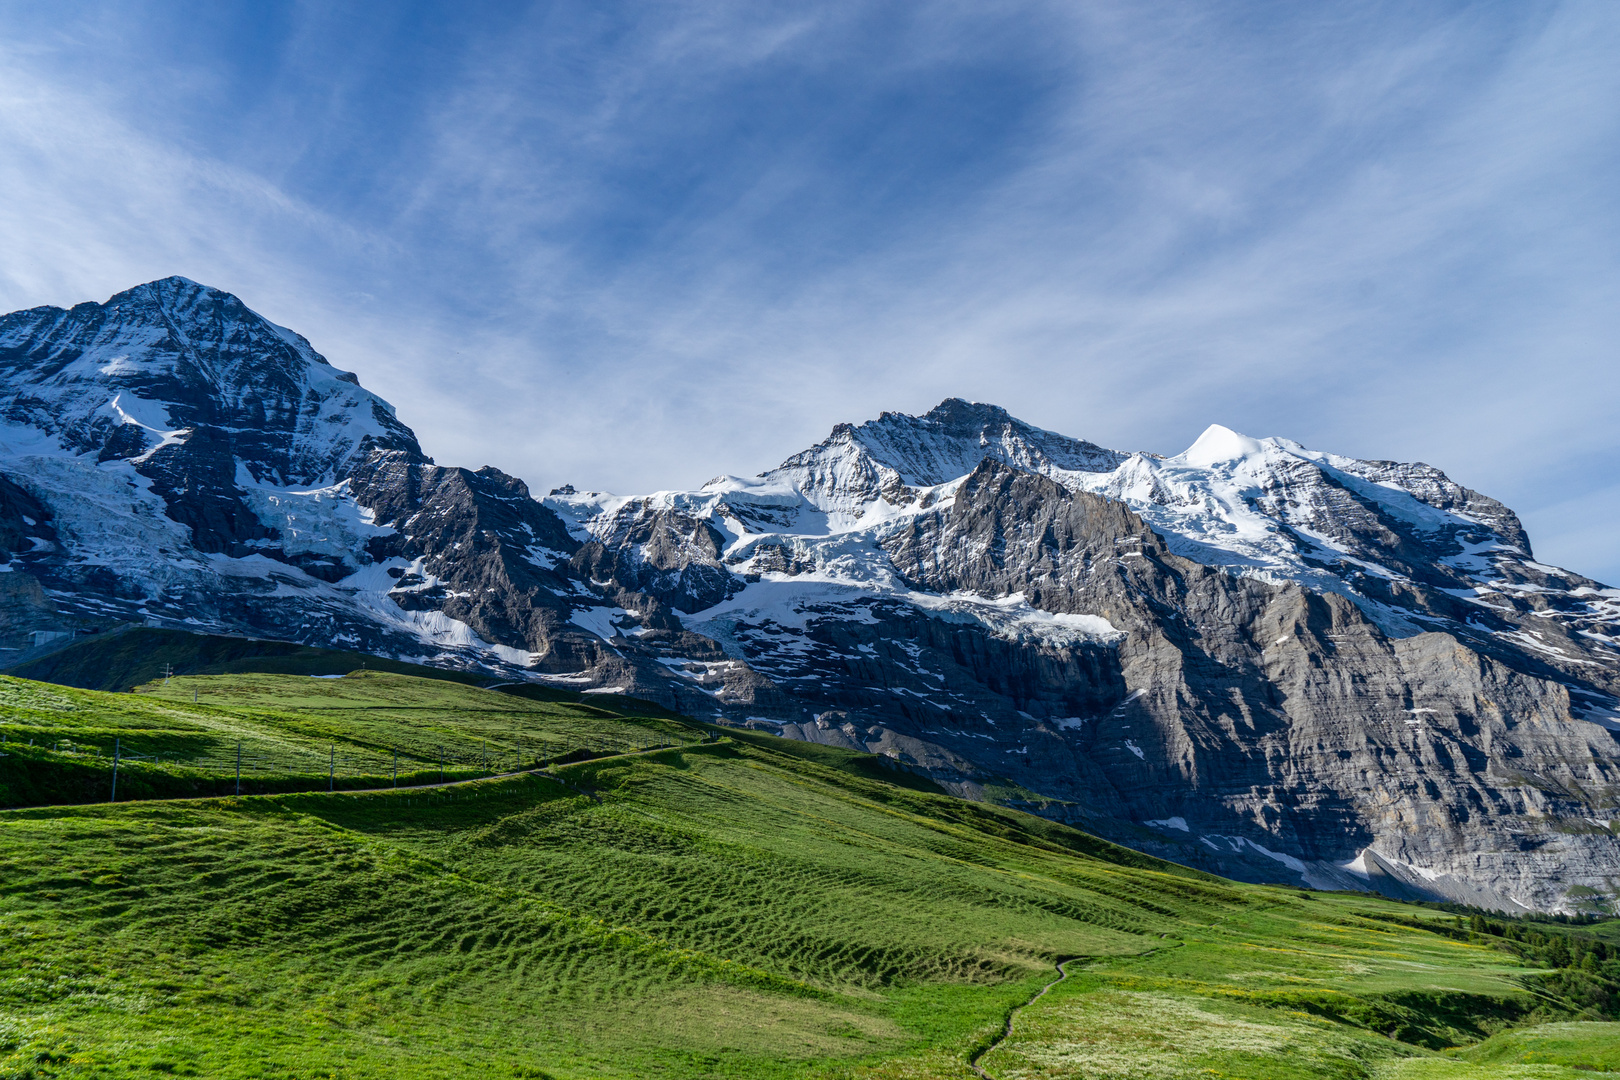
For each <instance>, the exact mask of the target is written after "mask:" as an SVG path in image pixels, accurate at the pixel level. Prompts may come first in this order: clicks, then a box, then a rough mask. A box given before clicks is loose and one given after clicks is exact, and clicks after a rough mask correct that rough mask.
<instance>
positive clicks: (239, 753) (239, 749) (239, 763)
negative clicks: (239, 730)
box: [236, 739, 242, 795]
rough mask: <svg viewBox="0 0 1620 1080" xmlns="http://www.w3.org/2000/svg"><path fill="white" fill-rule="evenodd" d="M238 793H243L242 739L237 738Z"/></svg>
mask: <svg viewBox="0 0 1620 1080" xmlns="http://www.w3.org/2000/svg"><path fill="white" fill-rule="evenodd" d="M236 793H237V794H238V795H240V794H242V740H241V739H237V740H236Z"/></svg>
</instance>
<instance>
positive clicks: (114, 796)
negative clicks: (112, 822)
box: [107, 739, 119, 802]
mask: <svg viewBox="0 0 1620 1080" xmlns="http://www.w3.org/2000/svg"><path fill="white" fill-rule="evenodd" d="M118 750H119V744H118V740H117V739H114V740H113V783H112V798H110V799H108V800H107V801H108V802H117V801H118Z"/></svg>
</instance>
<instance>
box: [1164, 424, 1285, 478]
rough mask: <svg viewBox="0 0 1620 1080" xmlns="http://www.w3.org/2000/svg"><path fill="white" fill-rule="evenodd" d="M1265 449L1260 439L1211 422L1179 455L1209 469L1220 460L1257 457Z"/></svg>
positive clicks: (1189, 462) (1193, 463)
mask: <svg viewBox="0 0 1620 1080" xmlns="http://www.w3.org/2000/svg"><path fill="white" fill-rule="evenodd" d="M1265 449H1266V448H1265V446H1264V445H1263V444H1262V443H1261V442H1260V440H1258V439H1251V438H1249V437H1248V436H1247V435H1241V434H1239V433H1238V432H1236V431H1233V430H1232V429H1231V428H1229V427H1222V426H1221V425H1220V424H1211V425H1209V427H1207V428H1205V429H1204V433H1203V434H1202V435H1200V436H1198V439H1197V441H1195V442H1194V443H1193V444H1192V445H1191V446H1189V447H1187V449H1186V450H1184V451H1182V452H1181V454H1180V455H1178V456H1179V457H1180V459H1181V460H1182V461H1185V462H1186V463H1187V464H1189V465H1192V466H1195V467H1197V468H1200V469H1207V468H1210V467H1211V466H1213V465H1216V464H1217V463H1220V462H1226V461H1242V460H1243V459H1245V458H1249V457H1257V456H1259V455H1261V454H1263V453H1265Z"/></svg>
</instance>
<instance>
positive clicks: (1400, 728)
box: [0, 278, 1620, 912]
mask: <svg viewBox="0 0 1620 1080" xmlns="http://www.w3.org/2000/svg"><path fill="white" fill-rule="evenodd" d="M0 376H3V380H0V637H3V638H4V639H5V640H3V641H0V644H3V645H4V646H6V647H8V648H10V649H12V650H13V652H11V653H9V654H6V655H12V656H15V657H17V658H19V659H23V658H26V657H27V656H28V655H30V653H29V648H30V647H31V646H33V645H36V644H37V643H39V642H41V641H42V640H44V639H45V638H48V637H49V636H51V635H53V634H71V633H86V632H100V631H105V630H109V629H113V628H115V627H118V626H122V625H127V624H131V623H135V624H143V625H156V626H166V627H173V628H180V629H189V630H193V631H196V632H199V633H211V634H233V635H244V636H250V637H259V638H270V639H277V640H286V641H296V642H301V643H306V644H317V645H327V646H337V647H340V648H348V649H355V650H359V651H363V652H370V653H375V654H379V655H388V656H392V657H396V658H401V659H410V660H415V661H418V662H426V663H433V664H438V665H445V666H455V667H464V668H473V669H484V670H488V671H492V672H495V673H498V674H501V675H503V676H504V677H507V678H511V679H523V680H532V681H536V682H542V683H546V684H549V685H552V686H557V687H563V688H569V689H574V690H579V691H583V692H585V693H616V694H626V695H630V696H633V697H637V698H644V699H649V700H652V701H656V702H658V703H660V704H662V705H664V706H666V707H668V708H671V709H675V710H678V711H681V712H684V713H687V714H690V715H693V716H697V717H700V718H704V719H708V720H712V721H717V722H720V723H725V724H731V725H738V726H747V727H752V728H756V729H761V730H764V731H768V732H771V733H774V734H777V735H781V736H783V737H786V738H790V739H799V740H807V741H812V742H819V743H826V744H831V745H837V746H842V747H846V748H852V749H859V750H865V751H869V752H871V753H874V754H878V755H882V756H883V757H884V758H885V759H887V760H888V761H889V762H890V763H891V764H892V765H893V767H894V768H896V769H903V770H911V771H915V772H918V773H924V774H927V775H928V776H930V777H931V778H932V779H933V780H934V781H935V782H937V783H939V784H941V785H943V786H944V787H946V788H947V789H948V790H950V791H952V792H954V793H956V794H958V795H961V796H963V797H966V798H973V799H990V800H994V801H997V802H1001V803H1004V804H1008V805H1011V806H1015V807H1018V808H1021V809H1025V810H1029V811H1031V812H1033V813H1037V814H1041V815H1044V816H1047V817H1051V818H1055V819H1059V820H1062V821H1065V822H1068V823H1070V824H1074V825H1078V826H1080V827H1081V828H1084V829H1086V830H1088V831H1090V832H1093V833H1096V834H1098V835H1101V836H1104V837H1106V838H1108V839H1110V840H1114V841H1117V842H1120V843H1123V844H1126V845H1129V846H1131V847H1135V848H1137V849H1140V850H1144V851H1148V852H1150V853H1153V854H1156V855H1160V856H1164V857H1167V858H1170V859H1173V860H1176V861H1178V862H1182V863H1186V864H1189V865H1193V866H1197V867H1200V868H1203V869H1208V870H1212V871H1215V872H1218V873H1221V874H1225V875H1228V876H1232V877H1237V878H1242V879H1247V880H1264V881H1284V882H1289V883H1297V884H1299V885H1302V886H1310V887H1315V888H1327V889H1371V890H1377V891H1381V892H1384V893H1387V894H1390V895H1395V896H1401V897H1410V898H1429V899H1448V900H1454V901H1460V902H1465V903H1470V904H1474V905H1478V906H1484V907H1491V908H1497V909H1501V910H1535V911H1556V912H1576V911H1588V910H1613V909H1614V906H1615V904H1616V903H1617V902H1620V700H1617V695H1620V590H1617V589H1613V588H1608V587H1606V586H1604V585H1603V584H1601V583H1599V582H1596V581H1592V580H1590V579H1588V578H1585V577H1582V576H1581V575H1579V574H1576V573H1572V572H1570V571H1567V570H1563V569H1560V568H1558V567H1554V566H1550V565H1547V564H1544V563H1541V562H1538V561H1537V560H1536V559H1535V557H1534V554H1533V551H1532V548H1531V544H1530V539H1529V537H1528V536H1527V535H1526V534H1525V530H1524V528H1523V526H1522V524H1521V523H1520V521H1519V519H1518V518H1517V517H1516V516H1515V514H1514V513H1513V511H1511V510H1510V509H1508V508H1507V507H1506V506H1503V505H1502V504H1501V503H1499V502H1497V501H1496V500H1494V499H1491V498H1489V497H1487V496H1485V495H1482V494H1480V493H1478V492H1475V491H1471V490H1469V489H1467V488H1465V487H1462V486H1461V485H1459V484H1457V483H1455V482H1453V481H1452V480H1450V479H1449V478H1448V477H1447V476H1446V475H1445V474H1444V473H1443V472H1441V471H1440V470H1439V469H1436V468H1434V467H1431V466H1429V465H1425V464H1421V463H1417V464H1403V463H1397V462H1392V461H1365V460H1359V459H1354V458H1347V457H1341V456H1338V455H1334V454H1330V453H1323V452H1320V451H1314V450H1309V449H1307V448H1305V447H1304V446H1301V445H1300V444H1298V443H1296V442H1292V441H1289V440H1287V439H1277V438H1271V439H1252V438H1249V437H1247V436H1244V435H1240V434H1238V433H1236V432H1234V431H1231V430H1228V429H1226V428H1223V427H1219V426H1213V427H1211V428H1209V429H1208V430H1207V431H1205V432H1204V434H1203V435H1202V436H1200V437H1199V439H1198V440H1197V441H1196V442H1195V443H1194V444H1193V445H1192V446H1191V447H1189V448H1188V449H1187V450H1186V451H1184V452H1183V453H1180V454H1177V455H1174V456H1168V457H1167V456H1161V455H1158V454H1151V453H1125V452H1120V451H1115V450H1109V449H1105V448H1103V447H1100V446H1097V445H1094V444H1092V443H1089V442H1085V441H1083V440H1080V439H1075V438H1070V437H1067V436H1064V435H1059V434H1055V433H1053V432H1049V431H1043V430H1041V429H1039V428H1035V427H1032V426H1030V425H1028V424H1025V423H1023V422H1021V421H1019V420H1017V419H1016V418H1014V417H1012V416H1010V415H1009V414H1008V413H1006V412H1005V411H1004V410H1002V409H1000V408H997V407H995V406H992V405H986V404H979V403H972V402H967V401H962V400H958V399H950V400H947V401H945V402H943V403H941V404H940V405H939V406H938V407H937V408H935V409H933V410H931V411H930V412H928V413H927V414H925V415H922V416H906V415H900V414H895V413H884V414H882V415H881V416H879V417H878V418H877V419H876V420H872V421H869V422H866V423H861V424H841V425H839V426H838V427H836V428H834V430H833V431H832V433H831V434H830V435H829V436H828V438H827V439H826V440H824V441H823V442H821V443H819V444H817V445H816V446H813V447H811V448H809V449H807V450H805V451H803V452H802V453H799V454H795V455H794V456H793V457H791V458H789V459H788V460H787V461H785V462H783V463H782V465H781V466H780V467H778V468H776V469H773V470H771V471H770V472H767V473H764V474H762V475H760V476H755V477H737V476H730V475H722V476H718V477H716V478H715V479H713V480H710V481H709V482H708V483H706V484H703V485H702V486H700V487H696V488H693V489H691V490H687V491H667V492H658V493H655V494H651V495H643V496H620V495H610V494H607V493H602V492H594V491H577V490H575V489H574V488H572V487H564V488H561V489H558V490H555V491H552V492H550V493H549V494H548V495H546V496H544V497H536V496H535V495H534V494H533V493H532V492H530V490H529V489H528V487H527V486H526V485H525V484H524V483H523V482H522V481H521V480H519V479H517V478H516V477H513V476H509V475H507V474H506V473H503V472H501V471H500V470H499V469H496V468H493V467H484V468H480V469H477V470H471V469H466V468H460V467H455V466H444V465H438V464H436V463H435V462H434V461H433V460H432V459H431V458H429V457H428V456H426V455H425V454H424V453H423V450H422V448H421V446H420V445H419V443H418V441H417V438H416V436H415V435H414V433H413V432H412V431H411V430H410V429H409V428H408V427H407V426H406V425H405V424H404V423H402V422H401V421H400V420H399V418H398V417H397V416H396V414H395V411H394V409H393V407H392V406H390V405H389V404H388V403H387V402H386V401H384V400H383V399H382V398H380V397H378V396H377V395H376V394H373V393H371V392H370V391H368V390H366V389H364V388H362V387H361V386H360V385H359V384H358V382H357V380H356V379H355V377H354V376H353V375H350V374H348V373H346V372H343V371H339V370H337V369H336V368H334V367H333V366H332V365H331V364H329V363H328V362H327V361H326V359H325V358H323V357H322V356H321V355H320V354H318V353H317V352H316V351H315V350H314V348H313V347H312V346H311V344H310V343H309V342H308V341H307V340H305V339H304V338H303V337H302V336H300V335H299V334H297V333H295V332H293V331H291V330H288V329H285V328H282V327H279V326H276V325H275V324H273V323H271V322H269V321H268V320H266V319H264V318H262V317H260V316H258V315H257V314H255V313H254V312H252V311H251V310H249V309H248V308H247V307H246V306H245V305H244V304H243V303H242V302H241V301H240V300H238V299H237V298H236V297H234V296H231V295H229V294H227V293H224V292H220V291H218V290H215V289H211V288H208V287H206V286H202V285H198V284H196V283H194V282H191V281H188V280H186V279H183V278H167V279H164V280H161V281H156V282H151V283H149V284H146V285H141V286H138V287H136V288H134V289H130V290H128V291H126V292H123V293H119V294H118V295H116V296H114V297H112V298H111V299H110V300H108V301H107V302H106V303H104V304H96V303H84V304H79V305H77V306H75V307H73V308H71V309H66V310H64V309H61V308H54V307H44V308H34V309H30V310H26V311H19V312H14V313H12V314H10V315H6V316H4V317H3V318H0Z"/></svg>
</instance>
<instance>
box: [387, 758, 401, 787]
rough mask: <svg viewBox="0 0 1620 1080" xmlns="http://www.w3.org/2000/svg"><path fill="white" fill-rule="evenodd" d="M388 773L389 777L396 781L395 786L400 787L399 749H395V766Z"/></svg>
mask: <svg viewBox="0 0 1620 1080" xmlns="http://www.w3.org/2000/svg"><path fill="white" fill-rule="evenodd" d="M388 775H389V778H390V779H391V780H393V781H394V786H395V787H399V751H398V750H395V751H394V768H393V770H392V771H391V772H390V773H389V774H388Z"/></svg>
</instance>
